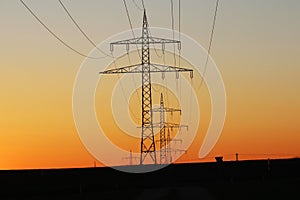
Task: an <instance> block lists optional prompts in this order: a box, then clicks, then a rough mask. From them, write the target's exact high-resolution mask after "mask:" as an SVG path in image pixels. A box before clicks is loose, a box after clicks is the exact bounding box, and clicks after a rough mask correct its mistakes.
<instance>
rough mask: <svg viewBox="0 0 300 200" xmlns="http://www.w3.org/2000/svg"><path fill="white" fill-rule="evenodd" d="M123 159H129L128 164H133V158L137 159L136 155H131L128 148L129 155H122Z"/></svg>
mask: <svg viewBox="0 0 300 200" xmlns="http://www.w3.org/2000/svg"><path fill="white" fill-rule="evenodd" d="M123 159H124V160H129V165H130V166H131V165H133V159H138V157H136V156H132V150H130V153H129V156H128V157H124V158H123Z"/></svg>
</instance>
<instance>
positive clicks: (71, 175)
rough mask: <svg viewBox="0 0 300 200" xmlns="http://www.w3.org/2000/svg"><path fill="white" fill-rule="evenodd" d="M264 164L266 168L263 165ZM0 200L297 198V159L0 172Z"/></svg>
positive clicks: (299, 175)
mask: <svg viewBox="0 0 300 200" xmlns="http://www.w3.org/2000/svg"><path fill="white" fill-rule="evenodd" d="M268 162H269V164H268ZM0 180H1V184H0V199H1V200H8V199H20V200H21V199H22V200H27V199H28V200H33V199H34V200H35V199H42V200H48V199H58V200H60V199H73V200H77V199H80V200H83V199H86V200H89V199H93V200H94V199H101V200H102V199H122V200H123V199H124V200H125V199H133V200H134V199H151V200H154V199H174V200H177V199H300V195H299V193H298V190H299V188H300V159H278V160H269V161H268V160H251V161H238V162H236V161H230V162H229V161H227V162H226V161H225V162H223V163H194V164H173V165H169V166H168V167H166V168H163V169H161V170H159V171H155V172H151V173H144V174H130V173H124V172H120V171H117V170H114V169H111V168H83V169H49V170H8V171H0Z"/></svg>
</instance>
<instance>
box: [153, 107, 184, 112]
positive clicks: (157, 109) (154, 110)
mask: <svg viewBox="0 0 300 200" xmlns="http://www.w3.org/2000/svg"><path fill="white" fill-rule="evenodd" d="M152 112H171V113H172V112H181V110H180V109H175V108H153V109H152Z"/></svg>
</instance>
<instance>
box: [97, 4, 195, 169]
mask: <svg viewBox="0 0 300 200" xmlns="http://www.w3.org/2000/svg"><path fill="white" fill-rule="evenodd" d="M172 43H173V44H178V46H179V47H180V44H181V42H180V41H177V40H171V39H163V38H157V37H150V34H149V27H148V21H147V16H146V10H144V16H143V27H142V36H141V37H137V38H132V39H128V40H121V41H117V42H113V43H110V49H111V51H113V47H114V46H116V45H126V49H127V50H128V49H129V46H130V45H141V46H142V56H141V64H136V65H130V66H126V67H121V68H116V69H110V70H106V71H103V72H99V73H100V74H126V73H141V74H142V118H141V119H142V122H141V124H142V133H141V149H140V164H141V165H142V164H144V161H145V159H146V157H147V156H150V158H151V159H152V161H153V164H157V160H156V148H155V140H154V131H153V123H152V118H153V117H152V116H153V113H152V93H151V73H157V72H160V73H163V74H164V73H165V72H176V73H179V72H190V77H191V78H192V77H193V70H192V69H186V68H181V67H175V66H165V65H160V64H153V63H151V62H150V44H161V45H162V48H164V46H165V44H172Z"/></svg>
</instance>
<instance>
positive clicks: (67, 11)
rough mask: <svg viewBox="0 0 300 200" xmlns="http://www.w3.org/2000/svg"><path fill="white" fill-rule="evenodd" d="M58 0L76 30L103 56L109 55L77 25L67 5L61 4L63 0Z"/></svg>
mask: <svg viewBox="0 0 300 200" xmlns="http://www.w3.org/2000/svg"><path fill="white" fill-rule="evenodd" d="M58 2H59V3H60V5H61V6H62V8H63V9H64V11H65V12H66V13H67V15H68V16H69V17H70V19H71V20H72V22H73V23H74V24H75V26H76V27H77V28H78V30H79V31H80V32H81V33H82V34H83V35H84V37H85V38H86V39H87V40H88V41H89V42H90V43H91V44H92V45H93V46H94V47H95V48H96V49H97V50H98V51H100V52H101V53H102V54H104V55H105V56H103V58H105V57H111V55H109V54H107V53H105V52H104V51H103V50H102V49H100V48H99V47H97V45H96V44H95V42H93V40H91V39H90V37H89V36H88V35H87V34H86V33H85V31H84V30H83V29H82V28H81V27H80V26H79V24H78V23H77V22H76V20H75V19H74V18H73V17H72V15H71V13H70V12H69V10H68V9H67V7H66V6H65V5H64V4H63V2H62V1H61V0H58Z"/></svg>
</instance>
